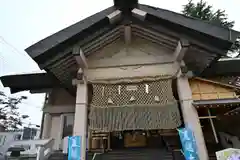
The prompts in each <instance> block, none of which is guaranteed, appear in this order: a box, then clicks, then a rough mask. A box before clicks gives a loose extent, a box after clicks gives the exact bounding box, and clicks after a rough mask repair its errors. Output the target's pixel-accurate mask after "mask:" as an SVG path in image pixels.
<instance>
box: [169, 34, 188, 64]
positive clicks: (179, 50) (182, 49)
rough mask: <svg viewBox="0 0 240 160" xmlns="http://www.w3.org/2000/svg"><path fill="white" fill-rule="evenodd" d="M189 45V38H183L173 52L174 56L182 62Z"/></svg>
mask: <svg viewBox="0 0 240 160" xmlns="http://www.w3.org/2000/svg"><path fill="white" fill-rule="evenodd" d="M188 47H189V43H188V41H187V40H185V39H182V40H180V41H178V45H177V47H176V49H175V51H174V53H173V56H174V58H175V59H176V61H178V62H181V61H182V60H183V57H184V55H185V53H186V52H187V49H188Z"/></svg>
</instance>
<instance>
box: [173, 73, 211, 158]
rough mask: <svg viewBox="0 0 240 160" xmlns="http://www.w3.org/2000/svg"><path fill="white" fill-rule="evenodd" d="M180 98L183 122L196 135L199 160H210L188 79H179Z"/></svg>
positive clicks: (181, 77)
mask: <svg viewBox="0 0 240 160" xmlns="http://www.w3.org/2000/svg"><path fill="white" fill-rule="evenodd" d="M177 89H178V96H179V100H180V104H181V110H182V114H183V120H184V123H185V125H186V126H188V127H190V129H191V130H192V132H193V133H194V136H195V139H196V144H197V151H198V156H199V159H201V160H208V159H209V158H208V152H207V148H206V144H205V140H204V136H203V132H202V128H201V125H200V121H199V118H198V113H197V110H196V108H195V107H194V106H193V105H192V102H193V101H192V91H191V88H190V85H189V82H188V78H187V77H183V76H180V77H179V78H178V79H177Z"/></svg>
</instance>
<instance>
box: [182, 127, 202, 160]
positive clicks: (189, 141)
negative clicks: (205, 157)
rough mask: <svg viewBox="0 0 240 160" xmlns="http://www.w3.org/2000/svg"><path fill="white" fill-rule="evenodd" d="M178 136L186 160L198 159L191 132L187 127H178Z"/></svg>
mask: <svg viewBox="0 0 240 160" xmlns="http://www.w3.org/2000/svg"><path fill="white" fill-rule="evenodd" d="M178 133H179V137H180V140H181V143H182V148H183V153H184V156H185V159H186V160H199V157H198V154H197V145H196V141H195V138H194V136H193V132H192V131H191V130H190V129H189V128H180V129H178Z"/></svg>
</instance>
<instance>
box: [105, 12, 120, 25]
mask: <svg viewBox="0 0 240 160" xmlns="http://www.w3.org/2000/svg"><path fill="white" fill-rule="evenodd" d="M121 15H122V12H121V11H120V10H116V11H114V12H112V13H111V14H109V15H107V17H108V19H109V22H110V23H111V24H113V23H116V22H117V21H118V20H120V19H121Z"/></svg>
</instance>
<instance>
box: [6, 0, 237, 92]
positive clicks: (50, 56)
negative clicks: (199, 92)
mask: <svg viewBox="0 0 240 160" xmlns="http://www.w3.org/2000/svg"><path fill="white" fill-rule="evenodd" d="M134 8H137V9H139V10H141V11H143V12H145V13H146V16H145V18H144V20H141V19H138V18H136V17H134V15H133V14H132V9H134ZM116 10H120V11H121V12H122V15H121V18H120V20H119V21H118V22H115V23H111V22H110V19H109V18H108V16H109V15H110V14H112V13H113V12H114V11H116ZM126 23H127V24H129V23H133V25H132V32H133V34H135V35H136V36H140V37H142V38H145V39H147V40H151V41H152V42H154V43H155V42H157V43H165V44H166V43H167V45H166V46H167V47H170V48H171V49H172V48H174V47H176V44H177V42H178V40H179V39H180V38H185V39H187V40H189V39H190V40H191V43H192V44H191V47H190V49H189V50H188V53H186V54H185V57H184V61H185V63H186V65H187V67H188V68H189V70H196V71H197V72H196V73H198V74H201V73H202V71H203V70H204V69H205V68H206V66H210V67H209V68H207V70H208V69H209V70H210V71H209V73H214V70H215V69H212V68H211V67H213V66H214V65H209V64H213V62H217V60H218V59H219V58H220V57H221V56H222V55H225V54H227V51H228V50H229V48H230V47H231V45H232V44H233V42H234V41H235V40H236V38H237V37H238V36H239V35H240V33H239V32H237V31H234V30H231V29H227V28H223V27H220V26H216V25H213V24H210V23H207V22H204V21H202V20H199V19H194V18H190V17H187V16H184V15H181V14H179V13H175V12H172V11H168V10H164V9H160V8H155V7H151V6H147V5H141V4H138V1H137V0H114V6H112V7H109V8H107V9H105V10H103V11H101V12H98V13H96V14H94V15H92V16H90V17H88V18H86V19H84V20H82V21H80V22H78V23H76V24H74V25H72V26H70V27H67V28H65V29H63V30H61V31H59V32H57V33H55V34H53V35H51V36H49V37H47V38H45V39H43V40H41V41H39V42H37V43H36V44H33V45H32V46H30V47H28V48H27V49H26V52H27V53H28V54H29V56H31V57H32V59H33V60H35V62H37V63H38V65H39V66H40V68H41V69H45V70H46V71H47V74H41V75H31V74H27V75H25V76H23V75H21V76H13V77H11V76H4V77H1V80H2V81H4V82H3V83H4V84H5V85H6V86H10V87H11V88H13V92H17V91H20V90H27V89H30V88H32V89H33V90H34V89H38V88H39V87H40V88H41V87H42V88H44V87H46V86H54V85H55V84H61V85H62V86H63V87H65V88H66V89H70V90H72V91H73V92H75V90H74V88H73V86H72V79H73V78H75V77H74V76H76V72H77V70H78V67H79V66H78V65H77V64H76V59H75V58H74V55H73V47H74V46H75V45H76V44H77V45H78V46H81V49H83V53H84V54H85V55H86V56H88V55H89V54H90V53H94V52H95V51H96V50H99V49H101V47H102V48H103V47H105V46H106V45H108V44H110V43H112V42H113V41H115V40H117V39H119V37H121V36H122V35H123V33H122V31H121V27H120V26H124V25H125V24H126ZM164 36H165V37H168V38H169V39H171V40H169V39H167V40H166V39H164V38H163V37H164ZM84 49H85V50H84ZM174 49H175V48H174ZM203 57H204V58H203ZM217 65H218V63H217ZM213 68H214V67H213ZM211 69H212V70H213V71H211ZM236 72H237V71H236ZM50 75H51V77H50V78H49V77H48V76H50ZM27 76H29V77H31V79H35V78H36V77H37V76H40V77H41V78H39V79H40V81H38V82H31V83H29V84H27V83H26V82H24V80H26V77H27ZM16 77H17V78H18V79H19V80H20V79H22V81H21V83H17V81H16V80H14V79H15V78H16ZM44 79H45V80H44ZM43 80H44V81H43ZM56 81H57V82H58V83H55V82H56ZM40 82H42V83H40Z"/></svg>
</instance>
